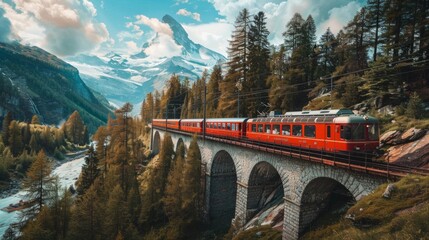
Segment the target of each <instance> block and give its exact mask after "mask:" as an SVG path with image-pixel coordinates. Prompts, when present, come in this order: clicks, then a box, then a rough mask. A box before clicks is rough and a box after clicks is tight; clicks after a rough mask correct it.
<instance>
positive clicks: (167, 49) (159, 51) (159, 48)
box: [144, 33, 182, 58]
mask: <svg viewBox="0 0 429 240" xmlns="http://www.w3.org/2000/svg"><path fill="white" fill-rule="evenodd" d="M144 52H145V53H146V54H147V55H148V56H149V57H152V58H162V57H174V56H177V55H180V54H181V53H182V47H181V46H179V45H177V44H176V42H175V41H174V40H173V38H171V36H168V35H166V34H164V33H158V34H157V36H156V37H155V38H154V39H153V40H152V41H151V44H150V45H149V47H147V48H146V49H144Z"/></svg>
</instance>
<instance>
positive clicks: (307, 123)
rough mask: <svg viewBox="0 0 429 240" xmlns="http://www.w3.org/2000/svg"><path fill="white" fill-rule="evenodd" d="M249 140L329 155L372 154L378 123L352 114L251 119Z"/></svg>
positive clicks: (327, 112) (318, 113)
mask: <svg viewBox="0 0 429 240" xmlns="http://www.w3.org/2000/svg"><path fill="white" fill-rule="evenodd" d="M246 136H247V138H248V139H250V140H254V141H259V142H268V143H273V144H277V145H287V146H293V147H300V148H304V149H312V150H325V151H329V152H351V151H365V152H371V151H374V150H375V149H376V147H377V146H378V121H377V119H375V118H373V117H368V116H361V115H355V114H354V113H353V112H352V111H351V110H347V109H340V110H321V111H302V112H288V113H286V114H285V115H282V116H276V117H268V118H256V119H249V120H248V122H247V132H246Z"/></svg>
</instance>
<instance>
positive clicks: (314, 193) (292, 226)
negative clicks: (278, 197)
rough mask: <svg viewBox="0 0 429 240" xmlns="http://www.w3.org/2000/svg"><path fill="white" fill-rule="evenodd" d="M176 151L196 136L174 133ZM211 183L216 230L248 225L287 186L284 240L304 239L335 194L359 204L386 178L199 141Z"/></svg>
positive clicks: (156, 135) (208, 204)
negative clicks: (270, 194)
mask: <svg viewBox="0 0 429 240" xmlns="http://www.w3.org/2000/svg"><path fill="white" fill-rule="evenodd" d="M153 131H154V132H153V139H152V150H153V151H155V152H157V151H159V146H160V143H161V141H162V139H163V137H164V135H165V130H160V129H154V130H153ZM169 134H170V136H171V138H172V140H173V143H174V144H175V148H177V145H178V144H179V143H180V142H183V143H184V144H185V146H186V147H189V143H190V141H191V139H192V137H191V136H188V135H183V134H179V133H175V132H169ZM198 145H199V148H200V152H201V157H202V162H203V166H204V168H203V169H204V171H205V175H206V179H205V189H206V190H205V214H206V217H207V220H208V221H210V222H211V223H213V224H215V225H216V226H223V227H225V228H227V227H228V226H230V224H231V222H236V223H237V224H238V225H239V226H242V225H243V224H244V223H245V221H247V220H249V219H250V218H252V217H253V215H254V213H255V212H257V211H258V210H260V208H261V202H264V200H265V199H266V198H267V196H266V193H267V192H272V191H273V190H274V189H275V188H278V187H282V189H283V198H284V217H283V219H284V220H283V234H282V235H283V239H298V237H299V236H300V233H302V231H304V230H305V229H306V228H307V227H308V226H309V225H310V223H311V222H312V221H313V220H315V219H316V217H317V216H318V214H319V213H320V211H321V210H323V207H324V206H326V204H328V201H329V199H330V196H331V194H332V193H333V192H343V193H344V194H346V195H349V196H350V197H351V198H352V199H354V200H359V199H360V198H361V197H363V196H365V195H367V194H369V193H371V192H372V191H373V190H374V189H375V188H376V187H377V186H378V185H379V184H381V183H383V182H385V181H386V179H384V178H381V177H377V176H373V175H369V174H365V173H359V172H353V171H351V170H347V169H340V168H336V167H333V166H328V165H323V164H320V163H313V162H309V161H305V160H300V159H294V158H290V157H285V156H281V155H276V154H271V153H267V152H261V151H256V150H253V149H249V148H244V147H240V146H236V145H231V144H225V143H221V142H217V141H213V140H205V141H202V140H200V139H199V140H198Z"/></svg>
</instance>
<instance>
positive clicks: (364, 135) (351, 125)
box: [334, 115, 379, 153]
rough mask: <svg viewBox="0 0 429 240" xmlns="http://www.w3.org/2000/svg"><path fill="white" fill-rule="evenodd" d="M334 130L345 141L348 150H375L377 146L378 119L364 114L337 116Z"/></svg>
mask: <svg viewBox="0 0 429 240" xmlns="http://www.w3.org/2000/svg"><path fill="white" fill-rule="evenodd" d="M334 123H335V124H336V125H337V129H336V131H337V132H339V133H340V138H341V139H343V140H344V141H345V142H346V149H343V150H346V151H348V152H371V153H372V152H375V151H376V149H377V147H378V146H379V123H378V119H376V118H374V117H370V116H364V115H348V116H338V117H336V118H335V119H334Z"/></svg>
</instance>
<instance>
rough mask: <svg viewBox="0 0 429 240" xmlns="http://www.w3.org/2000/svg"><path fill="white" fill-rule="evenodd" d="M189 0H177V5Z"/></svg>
mask: <svg viewBox="0 0 429 240" xmlns="http://www.w3.org/2000/svg"><path fill="white" fill-rule="evenodd" d="M188 2H189V0H176V5H179V4H183V3H188Z"/></svg>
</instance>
